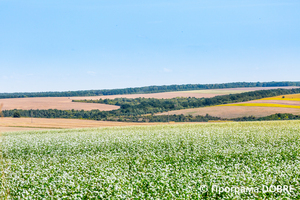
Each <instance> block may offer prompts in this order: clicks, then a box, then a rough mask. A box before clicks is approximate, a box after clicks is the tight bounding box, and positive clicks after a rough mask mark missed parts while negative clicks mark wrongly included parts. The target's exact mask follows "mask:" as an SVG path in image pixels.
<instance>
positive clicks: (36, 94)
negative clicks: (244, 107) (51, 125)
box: [0, 82, 300, 99]
mask: <svg viewBox="0 0 300 200" xmlns="http://www.w3.org/2000/svg"><path fill="white" fill-rule="evenodd" d="M279 86H300V82H263V83H261V82H248V83H246V82H236V83H221V84H186V85H163V86H146V87H136V88H124V89H112V90H82V91H67V92H31V93H0V99H4V98H26V97H71V96H101V95H116V94H143V93H157V92H171V91H184V90H204V89H222V88H240V87H279Z"/></svg>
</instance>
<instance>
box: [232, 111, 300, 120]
mask: <svg viewBox="0 0 300 200" xmlns="http://www.w3.org/2000/svg"><path fill="white" fill-rule="evenodd" d="M232 120H234V121H265V120H300V115H293V114H288V113H277V114H274V115H270V116H266V117H253V116H250V117H241V118H235V119H232Z"/></svg>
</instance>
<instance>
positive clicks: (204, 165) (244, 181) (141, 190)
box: [1, 121, 300, 199]
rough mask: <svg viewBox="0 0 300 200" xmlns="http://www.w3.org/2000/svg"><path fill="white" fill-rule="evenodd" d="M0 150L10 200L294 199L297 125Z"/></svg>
mask: <svg viewBox="0 0 300 200" xmlns="http://www.w3.org/2000/svg"><path fill="white" fill-rule="evenodd" d="M2 148H3V160H2V162H4V164H3V165H1V167H2V173H1V174H2V175H1V183H2V186H1V195H2V197H3V196H4V197H10V198H12V199H42V198H46V199H51V198H54V199H57V198H62V199H85V198H86V199H93V198H98V199H105V198H106V199H151V198H152V199H282V198H283V199H299V198H300V185H299V184H300V121H276V122H246V123H206V124H184V125H182V124H181V125H158V126H144V127H139V126H135V127H115V128H99V129H78V130H55V131H36V132H32V131H31V132H18V133H5V134H4V135H3V136H2ZM273 185H274V186H276V187H278V190H277V189H276V192H267V191H266V190H263V189H266V187H269V188H272V189H274V187H273ZM281 186H282V187H285V186H288V187H289V190H288V192H287V189H286V188H285V190H284V192H283V191H282V190H280V187H281ZM227 188H229V189H230V190H231V191H230V192H228V189H227ZM232 188H233V189H232ZM245 188H246V189H245ZM253 188H254V190H252V189H253ZM290 188H291V189H290ZM280 191H281V192H280Z"/></svg>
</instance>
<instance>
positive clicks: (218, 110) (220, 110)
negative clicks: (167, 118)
mask: <svg viewBox="0 0 300 200" xmlns="http://www.w3.org/2000/svg"><path fill="white" fill-rule="evenodd" d="M276 113H291V114H294V115H300V109H298V108H281V107H252V106H211V107H203V108H191V109H183V110H174V111H170V112H169V114H170V115H181V114H183V115H193V116H197V115H202V116H204V115H206V114H209V115H211V116H215V117H221V118H227V119H230V118H237V117H245V116H256V117H264V116H269V115H273V114H276ZM167 114H168V112H164V113H158V114H156V115H167Z"/></svg>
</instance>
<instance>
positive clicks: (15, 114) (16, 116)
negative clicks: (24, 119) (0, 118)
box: [13, 111, 21, 118]
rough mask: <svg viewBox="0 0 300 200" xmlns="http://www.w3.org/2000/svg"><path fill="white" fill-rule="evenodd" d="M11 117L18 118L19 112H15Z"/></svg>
mask: <svg viewBox="0 0 300 200" xmlns="http://www.w3.org/2000/svg"><path fill="white" fill-rule="evenodd" d="M13 117H15V118H20V117H21V114H20V112H19V111H15V112H14V115H13Z"/></svg>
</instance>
